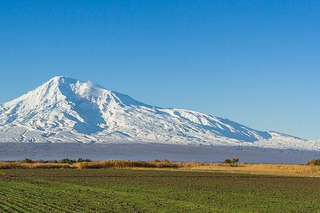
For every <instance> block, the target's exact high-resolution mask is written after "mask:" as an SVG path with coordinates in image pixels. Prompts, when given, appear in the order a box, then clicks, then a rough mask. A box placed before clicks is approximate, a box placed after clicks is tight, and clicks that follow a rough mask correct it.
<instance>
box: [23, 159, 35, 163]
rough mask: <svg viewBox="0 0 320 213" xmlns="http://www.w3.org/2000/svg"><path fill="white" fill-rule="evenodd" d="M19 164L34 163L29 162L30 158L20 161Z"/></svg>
mask: <svg viewBox="0 0 320 213" xmlns="http://www.w3.org/2000/svg"><path fill="white" fill-rule="evenodd" d="M21 163H34V161H33V160H31V159H30V158H25V159H24V160H22V161H21Z"/></svg>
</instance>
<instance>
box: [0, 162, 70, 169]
mask: <svg viewBox="0 0 320 213" xmlns="http://www.w3.org/2000/svg"><path fill="white" fill-rule="evenodd" d="M70 167H71V165H69V164H64V163H21V162H0V169H66V168H70Z"/></svg>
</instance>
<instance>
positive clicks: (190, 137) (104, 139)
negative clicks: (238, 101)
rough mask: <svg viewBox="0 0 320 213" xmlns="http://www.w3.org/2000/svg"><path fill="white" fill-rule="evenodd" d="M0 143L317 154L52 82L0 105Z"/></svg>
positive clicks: (297, 144) (195, 116)
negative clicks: (201, 147) (164, 145)
mask: <svg viewBox="0 0 320 213" xmlns="http://www.w3.org/2000/svg"><path fill="white" fill-rule="evenodd" d="M0 140H1V142H52V143H56V142H81V143H108V142H129V141H135V142H161V143H176V144H205V145H231V146H259V147H270V148H294V149H312V150H319V149H320V145H319V142H313V143H311V142H309V141H306V140H303V139H299V138H295V137H292V136H288V135H285V134H281V133H276V132H263V131H257V130H254V129H251V128H249V127H246V126H244V125H241V124H239V123H236V122H233V121H231V120H228V119H226V118H221V117H217V116H212V115H207V114H204V113H200V112H195V111H191V110H184V109H177V108H170V109H166V108H160V107H156V106H151V105H147V104H144V103H142V102H139V101H136V100H134V99H133V98H131V97H129V96H128V95H124V94H121V93H117V92H113V91H110V90H106V89H104V88H102V87H101V86H99V85H96V84H93V83H91V82H82V81H79V80H76V79H72V78H67V77H54V78H52V79H50V80H49V81H48V82H46V83H44V84H43V85H41V86H40V87H38V88H36V89H35V90H33V91H30V92H28V93H26V94H24V95H22V96H21V97H19V98H17V99H14V100H12V101H10V102H7V103H4V104H1V105H0Z"/></svg>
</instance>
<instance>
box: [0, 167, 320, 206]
mask: <svg viewBox="0 0 320 213" xmlns="http://www.w3.org/2000/svg"><path fill="white" fill-rule="evenodd" d="M0 180H1V181H0V212H320V196H319V192H320V179H319V178H299V177H276V176H262V175H243V174H242V175H241V174H226V173H217V172H186V171H164V170H161V171H159V170H129V169H91V170H89V169H83V170H78V169H30V170H28V169H10V170H1V171H0Z"/></svg>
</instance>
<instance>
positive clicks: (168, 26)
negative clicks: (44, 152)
mask: <svg viewBox="0 0 320 213" xmlns="http://www.w3.org/2000/svg"><path fill="white" fill-rule="evenodd" d="M0 26H1V27H0V47H1V48H0V74H1V77H0V91H1V93H0V103H4V102H6V101H9V100H12V99H13V98H16V97H18V96H20V95H22V94H23V93H25V92H27V91H29V90H32V89H34V88H35V87H37V86H39V85H40V84H42V83H44V82H45V81H47V80H48V79H50V78H52V77H53V76H56V75H63V76H68V77H73V78H78V79H80V80H91V81H93V82H95V83H98V84H100V85H101V86H103V87H105V88H107V89H111V90H115V91H118V92H121V93H125V94H128V95H130V96H132V97H133V98H135V99H137V100H139V101H142V102H145V103H148V104H152V105H156V106H162V107H179V108H186V109H192V110H196V111H201V112H204V113H208V114H212V115H218V116H222V117H227V118H229V119H231V120H234V121H237V122H240V123H242V124H244V125H247V126H250V127H252V128H255V129H258V130H275V131H279V132H284V133H288V134H292V135H295V136H299V137H303V138H307V139H319V138H320V124H319V121H320V112H319V106H320V60H319V59H320V1H258V0H254V1H225V0H221V1H164V0H161V1H102V0H101V1H94V0H92V1H81V0H77V1H65V0H63V1H58V0H55V1H45V0H42V1H18V0H17V1H4V0H0Z"/></svg>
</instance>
